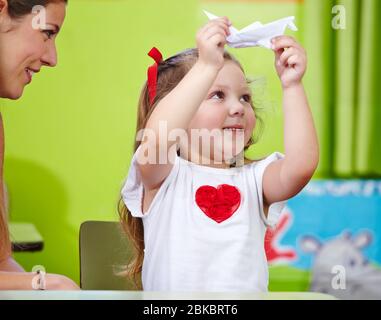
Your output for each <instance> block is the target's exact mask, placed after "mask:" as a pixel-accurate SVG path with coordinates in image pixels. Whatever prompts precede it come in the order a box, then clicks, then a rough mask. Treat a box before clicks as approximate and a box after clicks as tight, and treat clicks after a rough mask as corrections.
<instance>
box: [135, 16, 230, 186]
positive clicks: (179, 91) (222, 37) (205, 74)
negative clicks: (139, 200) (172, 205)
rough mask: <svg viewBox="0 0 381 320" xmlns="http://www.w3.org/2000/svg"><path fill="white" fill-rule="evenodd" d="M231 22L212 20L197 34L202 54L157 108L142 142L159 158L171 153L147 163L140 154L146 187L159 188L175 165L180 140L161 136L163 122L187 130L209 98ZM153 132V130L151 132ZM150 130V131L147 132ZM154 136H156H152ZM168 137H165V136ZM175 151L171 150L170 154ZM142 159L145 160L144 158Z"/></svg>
mask: <svg viewBox="0 0 381 320" xmlns="http://www.w3.org/2000/svg"><path fill="white" fill-rule="evenodd" d="M229 25H230V22H229V21H228V19H227V18H226V17H224V18H219V19H216V20H212V21H210V22H209V23H208V24H207V25H205V26H204V27H203V28H202V29H201V30H200V31H199V32H198V34H197V47H198V50H199V58H198V60H197V62H196V63H195V65H194V66H193V67H192V69H191V70H190V71H189V72H188V73H187V75H186V76H185V77H184V78H183V79H182V80H181V81H180V82H179V84H178V85H177V86H176V87H175V88H174V89H173V90H172V91H171V92H170V93H169V94H168V95H167V96H165V97H164V98H163V99H162V100H161V101H160V102H159V103H158V104H157V105H156V107H155V109H154V110H153V112H152V114H151V116H150V118H149V120H148V122H147V125H146V127H145V134H144V138H143V142H142V144H147V145H146V146H145V148H142V149H145V150H146V149H147V147H148V148H149V149H150V150H153V151H154V153H156V155H157V157H156V158H157V159H158V158H159V154H161V155H163V154H164V155H166V156H167V155H168V158H169V161H168V163H167V164H158V163H152V164H151V163H148V164H147V163H144V161H145V159H144V154H143V152H142V154H140V155H139V154H138V155H137V156H138V163H140V164H139V165H138V166H139V170H140V174H141V177H142V181H143V184H144V187H145V190H146V191H149V190H157V189H159V188H160V186H161V184H162V182H163V181H164V180H165V178H166V177H167V176H168V174H169V172H170V171H171V169H172V166H173V159H174V156H175V150H174V148H171V147H172V146H173V145H174V144H175V143H176V142H175V141H169V140H168V137H164V138H163V137H160V136H159V126H160V123H163V122H164V123H165V125H166V127H167V132H168V134H169V133H170V132H173V130H178V129H183V130H186V129H187V128H188V125H189V123H190V121H191V120H192V118H193V116H194V114H195V113H196V111H197V110H198V108H199V106H200V105H201V103H202V101H203V100H204V99H205V97H206V95H207V93H208V90H209V89H210V87H211V86H212V84H213V82H214V80H215V79H216V77H217V74H218V72H219V70H220V69H221V68H222V67H223V64H224V46H225V44H226V37H227V35H228V34H229ZM147 131H148V132H149V134H148V133H147ZM146 133H147V134H146ZM152 137H154V138H152ZM162 139H165V140H162ZM169 153H171V154H169ZM140 159H141V160H142V161H140Z"/></svg>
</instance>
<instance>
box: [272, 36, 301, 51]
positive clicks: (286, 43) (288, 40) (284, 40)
mask: <svg viewBox="0 0 381 320" xmlns="http://www.w3.org/2000/svg"><path fill="white" fill-rule="evenodd" d="M291 47H295V48H297V49H302V47H301V46H300V45H299V43H298V42H296V40H295V39H294V38H292V37H289V36H281V37H276V38H274V39H273V50H274V51H277V50H279V49H284V48H291Z"/></svg>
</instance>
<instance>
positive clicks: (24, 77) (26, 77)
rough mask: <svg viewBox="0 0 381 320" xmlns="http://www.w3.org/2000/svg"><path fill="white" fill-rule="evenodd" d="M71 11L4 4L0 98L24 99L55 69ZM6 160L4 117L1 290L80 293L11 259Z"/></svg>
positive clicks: (50, 2)
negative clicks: (44, 71)
mask: <svg viewBox="0 0 381 320" xmlns="http://www.w3.org/2000/svg"><path fill="white" fill-rule="evenodd" d="M66 5H67V0H0V98H7V99H18V98H20V97H21V96H22V94H23V91H24V88H25V86H26V85H28V84H29V83H30V82H31V81H32V79H33V76H34V74H36V73H38V72H39V71H40V69H41V68H42V67H43V66H47V67H54V66H56V64H57V52H56V46H55V39H56V37H57V34H58V32H59V30H60V28H61V26H62V24H63V22H64V19H65V14H66ZM36 6H40V7H36ZM41 6H42V7H41ZM42 8H43V10H41V9H42ZM3 159H4V132H3V124H2V119H1V115H0V290H19V289H20V290H29V289H47V290H55V289H56V290H76V289H78V286H77V285H76V284H75V283H74V282H73V281H72V280H70V279H68V278H66V277H64V276H60V275H52V274H47V275H44V273H39V274H36V273H26V272H23V269H22V268H21V267H20V266H19V265H18V264H17V263H16V262H15V261H14V260H13V259H12V257H11V244H10V240H9V233H8V230H7V222H6V214H5V205H4V191H3V188H2V187H3Z"/></svg>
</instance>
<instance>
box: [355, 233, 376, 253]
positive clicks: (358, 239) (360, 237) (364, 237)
mask: <svg viewBox="0 0 381 320" xmlns="http://www.w3.org/2000/svg"><path fill="white" fill-rule="evenodd" d="M372 241H373V237H372V234H371V233H370V232H369V231H362V232H360V233H358V234H357V235H356V236H355V237H353V238H352V242H353V244H354V245H355V247H356V248H358V249H362V248H364V247H367V246H368V245H369V244H370V243H371V242H372Z"/></svg>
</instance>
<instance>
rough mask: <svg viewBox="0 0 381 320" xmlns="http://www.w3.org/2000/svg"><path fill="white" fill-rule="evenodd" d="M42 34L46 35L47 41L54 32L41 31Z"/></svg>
mask: <svg viewBox="0 0 381 320" xmlns="http://www.w3.org/2000/svg"><path fill="white" fill-rule="evenodd" d="M42 32H43V33H44V34H45V35H46V37H47V39H49V40H50V39H51V38H52V37H53V36H54V35H55V32H54V31H53V30H43V31H42Z"/></svg>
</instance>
